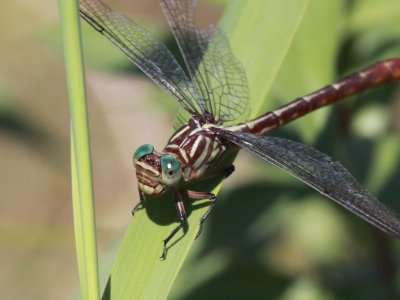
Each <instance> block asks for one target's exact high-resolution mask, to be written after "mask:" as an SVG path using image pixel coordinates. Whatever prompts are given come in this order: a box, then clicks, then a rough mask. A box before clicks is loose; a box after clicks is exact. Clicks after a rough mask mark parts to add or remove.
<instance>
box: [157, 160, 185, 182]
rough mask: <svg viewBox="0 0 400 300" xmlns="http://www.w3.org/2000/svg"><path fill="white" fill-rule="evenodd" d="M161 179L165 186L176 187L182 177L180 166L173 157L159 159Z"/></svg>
mask: <svg viewBox="0 0 400 300" xmlns="http://www.w3.org/2000/svg"><path fill="white" fill-rule="evenodd" d="M161 171H162V174H161V179H162V181H163V183H164V184H165V185H168V186H173V185H177V184H178V183H179V181H180V180H181V177H182V170H181V164H180V163H179V161H178V160H177V159H176V157H175V156H173V155H165V156H163V157H161Z"/></svg>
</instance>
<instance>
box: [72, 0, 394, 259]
mask: <svg viewBox="0 0 400 300" xmlns="http://www.w3.org/2000/svg"><path fill="white" fill-rule="evenodd" d="M159 2H160V5H161V9H162V11H163V13H164V15H165V17H166V19H167V21H168V24H169V26H170V28H171V30H172V33H173V35H174V37H175V39H176V42H177V44H178V45H179V49H180V52H181V54H182V57H183V59H184V64H185V68H184V67H182V66H181V65H180V64H179V63H178V61H177V59H176V58H175V57H174V56H173V55H172V53H171V52H170V51H169V50H168V48H167V47H166V46H165V45H164V44H163V43H162V42H161V41H160V40H159V39H158V38H157V37H156V36H155V35H153V34H152V33H150V32H149V31H147V30H146V29H145V28H143V27H141V26H140V25H138V24H137V23H135V22H134V21H132V20H131V19H129V18H128V17H126V16H124V15H122V14H120V13H118V12H115V11H113V10H112V9H111V8H110V7H109V6H107V5H106V4H105V3H103V2H102V1H101V0H81V1H80V14H81V17H82V18H83V19H84V20H86V21H87V22H88V23H89V24H90V25H91V26H92V27H93V28H94V29H95V30H97V31H98V32H100V33H101V34H103V35H104V36H105V37H106V38H108V39H109V40H110V41H111V42H112V43H113V44H114V45H115V46H116V47H117V48H119V49H120V50H121V51H122V52H123V53H125V55H126V56H127V57H128V58H129V59H130V60H131V61H132V62H133V63H134V64H135V65H136V66H138V67H139V68H140V69H141V70H142V71H143V72H144V73H145V74H146V75H147V76H148V77H149V78H150V79H152V80H153V81H154V82H155V83H156V84H157V85H159V86H160V87H161V88H162V89H163V90H164V91H165V92H166V93H168V94H169V95H170V96H171V98H172V99H174V100H175V101H177V102H178V103H179V105H180V106H181V107H182V108H183V109H184V110H185V111H186V112H187V113H189V114H190V118H189V120H188V121H187V122H186V123H185V124H184V125H182V126H181V127H180V128H178V129H177V130H176V131H175V132H174V134H173V135H172V136H171V137H170V138H169V140H168V142H167V144H166V146H165V148H164V149H163V150H162V151H157V150H156V149H154V147H153V146H152V145H149V144H144V145H142V146H140V147H139V148H138V149H137V150H136V151H135V153H134V155H133V164H134V166H135V169H136V177H137V180H138V189H139V196H140V202H139V203H138V205H136V206H135V207H134V208H133V210H132V214H134V213H135V212H136V211H137V209H138V208H140V207H145V202H146V201H151V199H148V197H149V198H151V197H156V196H160V195H162V194H164V193H165V192H166V191H167V190H169V191H171V192H172V195H173V200H174V203H175V207H176V211H177V216H178V221H179V223H178V225H177V226H176V227H175V228H174V229H173V230H172V232H171V233H170V234H169V235H168V236H167V237H166V238H165V239H164V240H163V249H162V255H161V258H162V259H165V258H166V255H167V245H168V242H169V241H170V240H171V239H172V238H173V236H174V235H175V234H176V233H177V232H179V230H181V229H182V228H183V227H184V226H185V224H186V221H187V215H186V211H185V205H184V202H185V201H188V200H190V201H198V200H204V199H208V201H209V206H208V208H207V210H206V212H205V213H204V215H203V216H202V217H201V219H200V221H199V229H198V232H197V235H196V238H197V237H198V236H199V235H200V234H201V232H202V228H203V223H204V221H205V220H206V219H207V217H208V216H209V214H210V212H211V211H212V209H213V208H214V207H215V204H216V202H217V197H216V196H215V195H214V194H213V193H210V192H205V191H198V190H192V189H191V188H190V184H191V183H193V182H200V181H203V180H209V179H213V178H223V177H228V176H229V175H231V173H232V172H233V171H234V166H233V165H229V166H224V165H221V163H220V162H221V161H223V160H224V158H226V157H227V156H228V155H230V154H231V153H233V152H235V151H238V150H239V149H245V150H247V151H249V152H251V153H253V154H255V155H256V156H258V157H260V158H261V159H263V160H265V161H267V162H269V163H271V164H273V165H275V166H277V167H279V168H281V169H283V170H284V171H286V172H288V173H289V174H291V175H293V176H295V177H296V178H298V179H299V180H301V181H303V182H304V183H305V184H307V185H309V186H311V187H312V188H314V189H315V190H316V191H318V192H319V193H321V194H323V195H325V196H327V197H328V198H330V199H332V200H334V201H335V202H337V203H338V204H340V205H341V206H343V207H345V208H347V209H348V210H350V211H351V212H353V213H354V214H356V215H358V216H359V217H361V218H362V219H364V220H365V221H367V222H369V223H370V224H372V225H374V226H375V227H377V228H378V229H380V230H382V231H383V232H385V233H387V234H389V235H391V236H393V237H396V238H400V218H399V217H398V216H397V214H396V213H395V212H393V211H392V210H390V209H389V208H387V207H386V206H385V205H384V204H382V203H381V202H380V201H379V200H378V199H376V198H375V197H374V196H373V195H372V194H371V193H370V192H369V191H368V190H367V189H366V188H364V187H363V186H362V185H361V184H360V183H359V182H358V181H357V180H356V179H355V178H354V177H353V176H352V175H351V174H350V172H349V171H347V170H346V169H345V167H343V166H342V165H341V164H340V163H339V162H337V161H334V160H333V159H332V158H330V157H329V156H327V155H326V154H324V153H322V152H320V151H318V150H316V149H314V148H312V147H310V146H307V145H304V144H302V143H299V142H295V141H291V140H287V139H283V138H279V137H272V136H268V135H267V134H268V133H270V132H272V131H274V130H276V129H277V128H279V127H281V126H283V125H285V124H287V123H289V122H291V121H294V120H296V119H298V118H300V117H301V116H304V115H306V114H308V113H310V112H312V111H315V110H316V109H318V108H321V107H324V106H327V105H330V104H332V103H335V102H338V101H339V100H343V99H345V98H348V97H350V96H352V95H355V94H357V93H360V92H362V91H364V90H367V89H371V88H374V87H377V86H379V85H382V84H387V83H389V82H393V81H399V80H400V58H393V59H388V60H385V61H380V62H377V63H375V64H373V65H371V66H369V67H366V68H365V69H363V70H361V71H359V72H355V73H352V74H350V75H348V76H347V77H345V78H343V79H341V80H339V81H337V82H336V83H334V84H332V85H328V86H325V87H323V88H321V89H319V90H317V91H315V92H313V93H310V94H308V95H306V96H303V97H299V98H297V99H295V100H293V101H291V102H289V103H288V104H285V105H283V106H281V107H278V108H277V109H275V110H272V111H269V112H266V113H265V114H263V115H261V116H259V117H257V118H254V119H252V120H250V121H247V122H239V121H238V120H239V119H240V118H243V116H246V114H247V113H248V111H249V107H248V86H247V79H246V74H245V71H244V68H243V66H242V65H241V63H240V62H239V61H238V59H237V58H236V57H235V56H234V54H233V52H232V50H231V47H230V44H229V40H228V38H227V36H226V35H225V34H224V32H223V31H222V30H221V29H219V28H218V27H212V26H211V27H208V28H206V29H198V28H197V27H196V25H195V18H194V16H195V7H196V2H197V1H195V0H159ZM145 198H146V199H145ZM145 200H146V201H145Z"/></svg>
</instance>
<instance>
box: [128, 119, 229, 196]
mask: <svg viewBox="0 0 400 300" xmlns="http://www.w3.org/2000/svg"><path fill="white" fill-rule="evenodd" d="M213 128H217V125H215V124H213V123H202V122H200V121H198V120H197V119H196V118H193V119H190V120H189V122H188V123H187V124H185V125H183V126H182V127H180V128H179V129H178V130H176V132H175V133H174V134H173V136H172V137H171V138H170V140H169V141H168V143H167V145H166V146H165V148H164V150H163V151H162V152H161V153H160V152H157V151H155V150H154V148H153V146H151V145H147V144H146V145H143V146H141V147H139V148H138V149H137V150H136V152H135V154H134V156H133V164H134V166H135V168H136V177H137V179H138V183H139V189H140V190H141V191H142V192H143V193H145V194H146V195H150V196H158V195H161V194H163V193H164V192H165V191H166V190H167V189H168V187H176V186H179V185H181V184H184V183H189V182H193V181H196V180H198V179H201V178H202V177H204V176H205V175H206V174H209V171H210V169H213V168H214V167H215V164H216V161H217V160H218V159H219V158H221V156H222V155H223V154H224V153H225V152H226V145H224V144H223V143H222V142H221V140H220V138H219V136H218V134H217V133H216V131H215V130H212V129H213Z"/></svg>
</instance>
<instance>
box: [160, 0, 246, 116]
mask: <svg viewBox="0 0 400 300" xmlns="http://www.w3.org/2000/svg"><path fill="white" fill-rule="evenodd" d="M196 2H197V1H195V0H160V3H161V7H162V9H163V12H164V14H165V16H166V18H167V20H168V22H169V25H170V27H171V29H172V32H173V34H174V36H175V38H176V40H177V42H178V44H179V47H180V49H181V52H182V55H183V57H184V60H185V62H186V65H187V67H188V70H189V74H190V76H191V79H192V82H193V83H194V84H195V85H196V87H197V88H198V90H199V91H200V92H201V94H202V96H203V99H204V100H205V103H206V107H207V110H208V112H209V113H211V114H212V115H213V116H214V117H215V119H216V121H217V122H219V123H229V122H230V123H234V121H235V120H237V119H238V118H239V117H241V116H243V115H244V114H246V113H248V109H247V101H248V86H247V78H246V74H245V71H244V69H243V66H242V65H241V63H240V62H239V61H238V60H237V59H236V57H235V56H234V55H233V53H232V50H231V47H230V45H229V40H228V38H227V37H226V36H225V35H224V33H223V32H222V31H221V30H220V29H218V28H214V27H211V28H209V29H206V30H198V29H196V27H195V17H194V8H195V6H196Z"/></svg>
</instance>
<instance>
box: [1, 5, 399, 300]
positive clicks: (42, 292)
mask: <svg viewBox="0 0 400 300" xmlns="http://www.w3.org/2000/svg"><path fill="white" fill-rule="evenodd" d="M109 2H110V3H112V5H113V7H114V8H116V9H118V10H120V11H124V12H125V13H126V14H128V15H129V16H131V17H132V18H133V19H135V20H136V21H138V22H140V23H141V24H142V25H144V26H145V27H146V28H150V29H151V30H153V31H154V32H156V33H158V34H159V35H160V37H161V38H162V39H163V40H164V41H165V42H166V43H167V44H168V45H173V43H172V37H171V35H170V33H169V31H168V29H167V28H166V24H165V21H164V19H163V17H162V14H161V11H160V9H159V7H158V4H157V1H155V0H151V1H149V0H132V1H127V0H120V1H112V2H111V1H109ZM224 2H226V1H211V0H208V1H200V4H201V5H200V8H199V13H198V21H199V24H200V25H206V24H209V23H216V22H217V21H218V19H219V18H220V16H221V15H222V13H223V5H224ZM331 2H334V3H335V10H329V11H327V10H326V8H325V9H324V6H325V5H326V7H331V6H329V5H330V3H331ZM311 3H313V4H310V5H312V8H311V9H310V12H309V13H310V18H307V15H306V18H305V19H304V24H303V23H302V24H301V27H300V29H299V34H298V37H296V40H295V41H294V44H293V48H292V49H291V50H290V51H289V53H288V59H287V62H286V63H285V65H284V66H283V68H282V70H281V72H280V73H279V75H278V78H277V81H276V84H275V85H274V86H273V89H272V92H271V93H270V96H269V98H270V99H268V101H267V102H266V105H265V107H264V109H271V108H274V107H276V106H277V105H279V104H282V103H286V102H288V101H289V100H291V99H292V98H295V97H297V96H301V95H303V94H306V93H308V92H311V91H312V90H313V89H316V88H319V87H321V85H323V84H328V83H329V82H325V81H323V80H322V79H321V78H338V77H340V76H342V75H344V74H347V73H348V72H350V71H352V70H356V69H358V68H362V67H365V66H367V65H368V64H370V63H373V62H375V61H377V60H380V59H384V58H388V57H393V56H400V18H399V16H400V3H399V1H398V0H383V1H379V2H378V1H373V0H348V1H345V0H343V1H337V0H329V1H326V3H323V4H321V2H319V4H318V0H314V1H311ZM0 7H1V9H0V22H1V25H2V26H0V34H1V37H2V41H1V47H0V53H1V55H0V140H1V142H0V143H1V156H0V167H1V171H2V172H1V176H0V214H1V217H0V257H1V265H2V272H1V273H0V297H1V298H3V299H60V298H69V297H74V296H75V293H74V291H76V288H77V283H78V280H77V279H78V273H77V267H76V263H75V249H74V240H73V227H72V223H71V222H72V221H71V220H72V216H71V213H72V209H71V201H70V198H71V192H70V167H69V119H68V106H67V99H66V88H65V78H64V69H63V54H62V48H61V36H60V27H59V20H58V12H57V3H56V1H49V0H43V1H40V2H34V1H21V0H17V1H13V2H11V3H7V4H5V3H3V4H0ZM313 10H314V11H313ZM319 12H320V13H319ZM311 16H312V17H311ZM318 16H319V18H318ZM327 16H330V17H329V22H330V23H331V24H334V26H330V27H328V26H324V25H321V24H326V23H324V22H325V21H327ZM83 29H84V46H85V54H86V56H85V58H86V62H87V75H88V95H89V110H90V120H91V124H90V125H91V138H92V154H93V168H94V185H95V186H94V188H95V196H96V210H97V211H96V212H97V228H98V243H99V251H100V266H101V270H102V274H101V275H102V277H103V278H107V275H108V273H109V271H110V267H111V264H112V261H113V258H114V257H115V254H116V251H117V249H118V245H119V242H120V239H121V238H122V235H123V234H124V232H125V230H126V228H127V227H128V224H129V223H130V220H131V216H130V208H131V207H132V206H133V205H134V204H135V203H136V202H137V201H138V197H137V187H136V179H135V175H134V170H133V166H132V164H131V155H132V153H133V151H134V150H135V149H136V148H137V147H138V146H139V145H141V144H143V143H151V144H154V145H155V147H156V148H157V149H161V148H162V147H163V146H164V143H165V142H166V140H167V138H168V136H169V135H170V133H171V125H172V123H173V119H174V116H175V114H176V109H177V106H176V105H175V104H174V103H173V101H170V100H167V99H168V97H166V96H164V95H163V93H162V92H161V91H160V90H159V89H158V88H157V87H155V86H154V85H153V84H152V83H151V82H150V81H149V80H148V79H147V78H145V77H144V76H143V75H142V74H141V73H140V72H138V70H137V69H135V68H134V67H133V66H132V65H131V63H130V62H129V61H128V60H127V59H126V58H125V57H124V56H123V55H121V54H119V53H118V52H117V50H115V49H114V48H113V47H112V46H111V45H110V44H109V43H108V42H107V41H105V40H104V39H103V38H102V37H101V36H99V35H98V34H97V33H95V32H94V31H93V30H91V29H90V28H88V26H84V28H83ZM255 38H256V39H268V37H255ZM305 41H307V42H305ZM320 49H325V50H324V51H321V50H320ZM310 53H311V55H310ZM326 57H328V58H329V60H328V61H326V62H325V59H326ZM245 67H246V65H245ZM266 72H268V70H266ZM250 80H251V79H250ZM320 81H322V82H320ZM160 98H162V99H160ZM261 100H262V99H261ZM276 134H277V135H279V136H284V137H290V138H293V139H295V140H298V141H303V142H305V143H307V144H310V145H312V146H314V147H316V148H317V149H319V150H321V151H324V152H325V153H327V154H329V155H330V156H332V157H334V158H335V159H337V160H340V161H341V162H342V163H343V164H344V165H345V166H346V167H347V168H348V169H349V170H350V171H351V172H352V174H354V176H355V177H356V178H357V179H359V180H360V182H362V183H363V184H364V185H365V186H367V187H368V188H369V189H370V190H371V191H372V192H373V193H374V194H375V195H377V196H378V198H379V199H380V200H382V201H383V202H385V203H386V204H387V205H390V206H391V207H393V208H394V209H395V210H396V211H398V212H400V201H399V197H400V185H399V183H400V176H399V175H400V86H399V85H398V84H397V85H395V84H392V85H388V86H386V87H382V88H378V89H376V90H374V91H371V92H366V93H363V94H362V95H360V96H357V97H353V99H352V100H350V101H347V102H344V103H341V104H339V105H337V106H335V107H334V108H333V109H326V110H324V111H322V112H319V113H318V114H314V115H313V116H309V117H306V118H304V119H303V120H301V121H298V122H296V123H294V124H292V125H289V126H287V127H285V128H283V129H280V130H279V131H277V132H276ZM236 168H237V171H236V172H235V173H234V174H233V175H232V176H231V178H229V180H226V182H225V183H224V187H223V189H222V192H221V194H220V196H219V202H218V205H217V207H216V208H215V210H214V211H213V214H212V215H211V217H210V219H209V220H207V223H206V225H205V230H204V232H203V235H202V236H201V238H200V239H198V240H197V241H196V243H195V246H194V247H193V252H192V253H191V256H190V258H189V260H188V261H187V263H186V264H185V266H184V268H183V270H182V272H181V273H180V275H179V276H178V279H177V281H176V284H175V285H174V287H173V290H172V294H171V296H170V298H171V299H204V298H205V297H208V298H211V299H214V298H215V299H217V298H218V299H221V298H222V299H284V300H286V299H288V300H289V299H296V300H301V299H307V300H308V299H399V298H400V243H399V242H398V241H395V240H394V239H392V238H389V237H387V236H386V235H384V234H382V233H380V232H378V231H377V230H375V229H374V228H372V227H371V226H370V225H368V224H367V223H365V222H364V221H362V220H360V219H359V218H358V217H355V216H353V215H352V214H351V213H349V212H347V211H346V210H345V209H343V208H341V207H339V206H337V205H336V204H335V203H332V202H331V201H329V200H327V199H326V198H324V197H322V196H319V195H318V194H317V193H316V192H314V191H313V190H311V189H310V188H307V187H305V186H304V185H302V184H301V183H300V182H298V181H296V180H294V179H293V178H291V177H290V176H288V175H286V174H284V173H283V172H281V171H279V170H277V169H276V168H273V167H270V166H267V165H266V164H264V163H260V162H259V161H258V160H256V159H255V158H253V157H251V156H250V155H247V154H245V153H241V154H240V155H239V158H238V160H237V162H236ZM171 205H172V203H171Z"/></svg>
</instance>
